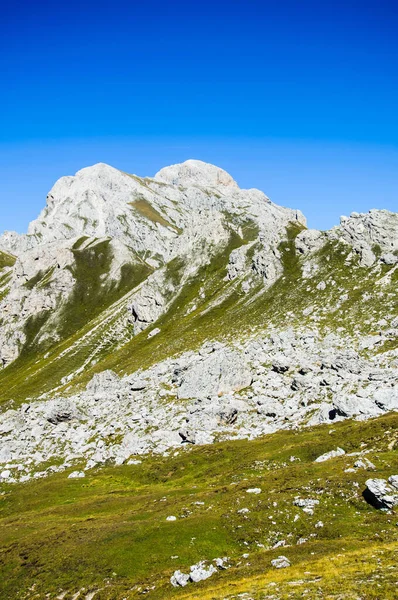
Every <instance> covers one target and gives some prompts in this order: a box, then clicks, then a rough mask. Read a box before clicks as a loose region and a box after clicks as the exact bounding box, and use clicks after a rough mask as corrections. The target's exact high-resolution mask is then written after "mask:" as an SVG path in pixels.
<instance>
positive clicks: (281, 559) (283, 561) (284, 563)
mask: <svg viewBox="0 0 398 600" xmlns="http://www.w3.org/2000/svg"><path fill="white" fill-rule="evenodd" d="M271 565H272V566H273V567H275V569H286V568H287V567H290V560H289V559H288V558H286V556H278V558H274V560H271Z"/></svg>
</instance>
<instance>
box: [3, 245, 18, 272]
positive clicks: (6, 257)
mask: <svg viewBox="0 0 398 600" xmlns="http://www.w3.org/2000/svg"><path fill="white" fill-rule="evenodd" d="M15 261H16V258H15V256H12V255H11V254H7V253H6V252H2V251H1V250H0V271H1V270H2V269H4V268H5V267H13V266H14V264H15Z"/></svg>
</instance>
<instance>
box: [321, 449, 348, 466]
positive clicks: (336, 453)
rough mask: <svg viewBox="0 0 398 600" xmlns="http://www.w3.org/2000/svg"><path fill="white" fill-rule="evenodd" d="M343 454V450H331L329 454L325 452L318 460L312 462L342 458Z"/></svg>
mask: <svg viewBox="0 0 398 600" xmlns="http://www.w3.org/2000/svg"><path fill="white" fill-rule="evenodd" d="M344 454H345V450H343V449H342V448H336V450H331V451H330V452H325V454H321V456H318V458H316V459H315V461H314V462H318V463H319V462H325V460H330V459H331V458H336V457H337V456H343V455H344Z"/></svg>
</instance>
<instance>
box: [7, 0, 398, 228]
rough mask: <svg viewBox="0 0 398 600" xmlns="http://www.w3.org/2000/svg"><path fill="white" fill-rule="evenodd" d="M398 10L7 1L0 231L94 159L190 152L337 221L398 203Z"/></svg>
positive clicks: (124, 164) (120, 162)
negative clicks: (62, 178)
mask: <svg viewBox="0 0 398 600" xmlns="http://www.w3.org/2000/svg"><path fill="white" fill-rule="evenodd" d="M397 31H398V3H397V2H396V1H386V0H380V1H378V2H376V1H372V2H369V1H367V0H362V1H353V2H350V1H349V0H345V1H344V2H339V1H338V0H337V1H333V2H330V1H329V0H324V1H321V0H317V1H306V0H296V1H293V0H279V1H278V2H276V1H272V2H269V1H267V0H262V1H253V0H236V1H233V0H230V1H229V2H224V1H217V0H213V1H212V2H209V1H208V0H202V2H196V3H193V2H187V1H185V2H180V1H179V0H175V1H174V2H170V1H168V2H166V0H164V1H163V2H158V1H151V0H146V1H145V2H143V1H142V2H136V1H135V0H129V1H124V0H114V1H113V2H109V1H108V2H103V1H101V0H96V2H92V1H91V0H87V1H86V2H84V1H82V2H77V1H76V0H70V1H69V2H55V1H45V0H38V2H31V1H29V2H28V1H27V0H25V1H24V0H21V1H20V2H19V3H12V2H11V0H8V1H7V2H4V3H3V4H2V19H1V24H0V76H1V77H0V209H1V210H0V231H1V230H4V229H16V230H18V231H24V230H26V226H27V223H28V221H29V220H31V219H33V218H35V217H36V216H37V214H38V212H39V210H40V209H41V208H42V207H43V205H44V202H45V196H46V194H47V192H48V190H49V189H50V188H51V186H52V184H53V183H54V181H55V180H56V179H57V178H58V177H60V176H62V175H67V174H73V173H74V172H75V171H77V170H78V169H80V168H82V167H84V166H87V165H90V164H93V163H95V162H99V161H101V162H107V163H110V164H112V165H113V166H115V167H119V168H121V169H123V170H126V171H129V172H134V173H137V174H138V175H152V174H154V173H155V172H156V171H157V170H158V169H159V168H161V167H162V166H165V165H167V164H171V163H174V162H180V161H183V160H186V159H188V158H199V159H201V160H205V161H208V162H213V163H215V164H218V165H220V166H222V167H223V168H225V169H227V170H228V171H229V172H230V173H231V174H232V175H233V176H234V177H235V178H236V179H237V180H238V182H239V183H240V184H241V186H242V187H259V188H260V189H263V190H264V191H265V192H266V193H267V194H268V195H269V196H270V197H271V198H272V200H274V201H275V202H277V203H279V204H284V205H288V206H292V207H298V208H301V209H302V210H303V212H304V213H305V214H306V216H307V217H308V220H309V225H310V226H312V227H318V228H328V227H331V226H332V225H333V224H335V223H337V222H338V218H339V216H340V214H347V213H349V212H351V211H352V210H357V211H366V210H369V209H370V208H372V207H380V208H381V207H385V208H389V209H390V210H396V211H398V35H397Z"/></svg>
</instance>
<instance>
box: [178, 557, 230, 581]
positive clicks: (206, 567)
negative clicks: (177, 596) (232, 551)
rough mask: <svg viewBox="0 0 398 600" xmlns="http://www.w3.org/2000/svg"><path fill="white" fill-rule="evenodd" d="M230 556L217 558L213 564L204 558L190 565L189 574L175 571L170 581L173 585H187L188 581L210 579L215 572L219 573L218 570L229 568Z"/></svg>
mask: <svg viewBox="0 0 398 600" xmlns="http://www.w3.org/2000/svg"><path fill="white" fill-rule="evenodd" d="M228 560H229V559H228V558H227V557H224V558H215V559H214V560H213V563H215V564H214V565H213V564H211V563H210V564H208V563H207V561H205V560H202V561H200V562H198V563H196V564H195V565H192V566H191V567H190V572H189V573H188V574H184V573H182V572H181V571H179V570H178V571H175V572H174V574H173V575H172V577H171V578H170V583H171V585H172V586H173V587H185V586H186V585H187V584H188V583H198V582H199V581H204V580H205V579H208V578H209V577H211V576H212V575H214V573H217V571H218V570H224V569H227V568H229V565H228Z"/></svg>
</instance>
